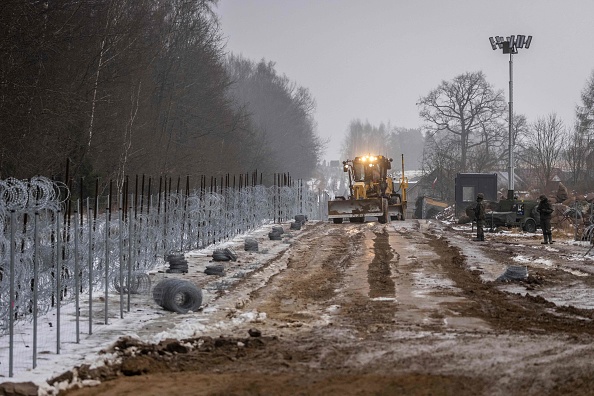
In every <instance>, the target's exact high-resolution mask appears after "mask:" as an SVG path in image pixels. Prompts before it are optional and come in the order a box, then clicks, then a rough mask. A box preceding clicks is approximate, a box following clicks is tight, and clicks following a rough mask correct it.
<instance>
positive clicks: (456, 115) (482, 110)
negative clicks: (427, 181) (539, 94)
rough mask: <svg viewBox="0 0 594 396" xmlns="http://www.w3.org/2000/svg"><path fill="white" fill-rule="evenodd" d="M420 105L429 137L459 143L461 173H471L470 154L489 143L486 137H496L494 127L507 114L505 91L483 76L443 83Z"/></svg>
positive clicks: (480, 73)
mask: <svg viewBox="0 0 594 396" xmlns="http://www.w3.org/2000/svg"><path fill="white" fill-rule="evenodd" d="M417 105H418V106H419V107H420V108H421V109H420V112H419V115H420V116H421V118H422V119H423V120H424V121H425V122H426V125H425V130H426V132H427V134H428V135H430V136H434V135H443V136H442V137H447V138H448V139H450V140H452V141H454V142H457V144H456V145H455V146H454V149H455V150H456V152H457V155H458V158H459V168H460V169H459V171H461V172H464V171H466V170H467V169H468V165H469V164H468V155H469V151H470V150H471V149H472V148H473V147H476V146H480V145H484V144H485V143H486V141H485V135H486V136H491V134H492V131H491V130H490V129H489V128H490V125H491V124H492V123H493V122H494V121H496V120H497V119H499V118H500V117H501V116H502V114H503V112H504V110H505V102H504V100H503V91H495V90H494V89H493V87H492V86H491V85H490V84H489V83H487V81H486V80H485V76H484V74H483V73H482V72H474V73H465V74H461V75H459V76H457V77H455V78H454V79H453V80H452V81H442V83H441V84H440V85H439V86H438V87H437V88H436V89H434V90H433V91H431V92H429V94H428V95H427V96H425V97H422V98H420V99H419V102H418V103H417ZM436 141H442V138H437V140H436ZM448 146H450V145H448Z"/></svg>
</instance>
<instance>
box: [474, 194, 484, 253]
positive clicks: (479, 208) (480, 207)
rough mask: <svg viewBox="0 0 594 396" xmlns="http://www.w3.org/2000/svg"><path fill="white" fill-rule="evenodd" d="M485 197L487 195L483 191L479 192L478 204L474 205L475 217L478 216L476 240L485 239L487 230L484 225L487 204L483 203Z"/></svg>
mask: <svg viewBox="0 0 594 396" xmlns="http://www.w3.org/2000/svg"><path fill="white" fill-rule="evenodd" d="M484 198H485V196H484V195H483V193H478V195H477V196H476V206H475V207H474V217H475V218H476V239H475V241H484V240H485V231H484V230H483V227H484V226H485V204H484V203H483V199H484Z"/></svg>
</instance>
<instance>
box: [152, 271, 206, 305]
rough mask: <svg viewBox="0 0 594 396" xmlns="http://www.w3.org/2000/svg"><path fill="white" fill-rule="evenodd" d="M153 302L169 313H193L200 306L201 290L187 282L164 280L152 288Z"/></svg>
mask: <svg viewBox="0 0 594 396" xmlns="http://www.w3.org/2000/svg"><path fill="white" fill-rule="evenodd" d="M153 300H154V301H155V302H156V303H157V304H159V305H160V306H161V307H163V308H164V309H166V310H168V311H171V312H177V313H182V314H185V313H188V312H189V311H192V312H195V311H197V310H198V309H199V308H200V306H201V305H202V290H201V289H200V288H198V287H197V286H196V285H194V284H193V283H192V282H190V281H187V280H183V279H164V280H162V281H161V282H159V283H157V285H155V287H154V288H153Z"/></svg>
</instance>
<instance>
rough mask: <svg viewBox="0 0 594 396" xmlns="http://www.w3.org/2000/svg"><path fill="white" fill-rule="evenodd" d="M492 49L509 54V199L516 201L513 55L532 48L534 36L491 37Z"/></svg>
mask: <svg viewBox="0 0 594 396" xmlns="http://www.w3.org/2000/svg"><path fill="white" fill-rule="evenodd" d="M489 41H490V42H491V48H492V49H493V50H496V49H501V50H503V53H504V54H509V137H508V143H509V157H508V168H507V177H508V190H507V199H510V200H511V199H514V179H515V174H514V135H513V115H514V104H513V103H514V100H513V98H514V73H513V65H514V61H513V55H514V54H517V53H518V49H519V48H526V49H528V48H530V43H531V42H532V36H524V35H518V36H509V37H505V38H504V37H501V36H495V37H489Z"/></svg>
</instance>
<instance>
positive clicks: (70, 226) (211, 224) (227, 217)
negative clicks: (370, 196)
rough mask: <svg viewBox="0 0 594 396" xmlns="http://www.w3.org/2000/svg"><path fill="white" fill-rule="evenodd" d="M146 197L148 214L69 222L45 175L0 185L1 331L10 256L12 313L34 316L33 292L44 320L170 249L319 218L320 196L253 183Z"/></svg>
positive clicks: (159, 261) (147, 266)
mask: <svg viewBox="0 0 594 396" xmlns="http://www.w3.org/2000/svg"><path fill="white" fill-rule="evenodd" d="M144 198H145V201H144V202H147V206H146V209H144V210H143V211H141V212H139V213H135V214H134V216H132V215H129V216H128V217H126V219H123V218H122V220H120V215H121V212H112V213H111V214H110V213H106V212H105V211H101V212H99V213H96V214H95V213H93V212H92V211H87V210H86V209H83V211H82V213H83V215H82V218H79V217H78V215H74V216H72V217H71V218H70V219H66V218H65V216H64V204H65V202H66V200H68V199H70V194H69V192H68V189H67V188H66V186H65V185H64V184H63V183H60V182H56V181H52V180H50V179H48V178H45V177H35V178H32V179H30V180H28V181H22V180H17V179H6V180H0V230H1V232H0V333H1V332H2V331H4V330H5V329H7V322H8V307H9V299H10V296H9V289H10V285H9V280H10V273H9V271H10V267H9V263H10V259H11V252H12V254H14V260H15V267H14V268H15V269H14V282H15V284H14V287H15V296H14V297H15V300H14V313H15V317H16V318H17V320H23V319H27V318H31V312H32V309H31V306H32V304H33V294H34V290H36V292H37V297H38V300H37V311H38V313H39V314H40V315H41V314H43V313H46V312H48V311H49V310H50V309H51V308H53V307H55V305H56V304H57V303H58V302H59V303H61V304H63V303H66V302H69V301H73V300H74V297H75V293H77V292H78V293H82V294H85V293H89V288H91V289H92V290H93V292H94V294H96V292H102V291H103V290H104V288H105V286H108V288H109V290H117V289H118V288H119V289H122V288H121V287H119V286H116V284H117V283H118V282H117V281H116V280H119V279H120V277H121V276H124V281H126V279H127V278H126V277H127V276H128V275H127V269H128V268H130V269H131V270H132V271H133V273H147V272H148V271H150V270H152V269H154V268H155V267H157V266H160V265H163V264H164V257H165V255H166V254H169V253H171V252H183V251H189V250H192V249H198V248H205V247H207V246H209V245H211V244H213V243H217V242H220V241H222V240H225V239H227V238H231V237H233V236H235V235H239V234H242V233H245V232H247V231H249V230H253V229H256V228H258V227H260V226H261V225H263V224H267V223H270V222H271V221H272V220H273V219H276V220H279V219H287V220H288V219H289V218H291V217H292V216H293V215H295V214H297V213H302V214H304V215H309V217H310V218H312V219H313V218H316V215H317V213H318V206H317V205H318V199H317V195H316V194H315V193H313V192H311V191H307V190H301V191H298V189H297V188H296V187H275V186H273V187H265V186H261V185H258V186H253V187H242V188H241V189H232V188H226V189H223V190H222V191H220V192H209V191H205V190H195V191H193V192H191V193H189V194H187V195H186V194H179V193H176V194H170V195H165V194H163V195H162V196H161V197H160V199H159V197H158V196H152V197H144ZM100 199H101V200H104V201H107V200H106V199H104V198H101V197H100ZM130 202H133V200H130ZM159 203H160V204H159ZM77 206H78V205H77ZM89 214H94V215H96V219H95V218H94V216H93V215H91V216H90V218H89ZM11 221H14V226H15V227H12V224H11ZM75 223H76V224H75ZM11 232H13V235H11ZM35 235H37V239H36V238H35ZM11 240H14V244H13V245H12V246H11ZM75 240H76V241H77V249H76V248H75ZM58 247H59V249H58ZM35 252H37V253H36V254H35ZM122 260H123V261H122ZM120 266H122V267H123V270H124V271H125V272H124V275H121V271H120ZM35 268H36V269H37V271H36V272H35ZM58 277H59V279H58ZM58 280H59V281H60V282H59V283H60V284H61V287H60V290H57V284H58ZM106 283H107V285H106ZM126 284H127V283H126ZM126 284H125V285H124V288H127V286H126ZM75 285H78V290H76V288H75Z"/></svg>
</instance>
